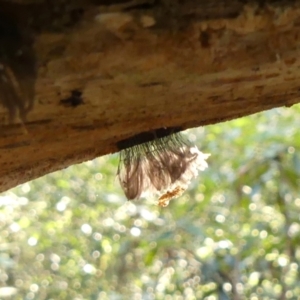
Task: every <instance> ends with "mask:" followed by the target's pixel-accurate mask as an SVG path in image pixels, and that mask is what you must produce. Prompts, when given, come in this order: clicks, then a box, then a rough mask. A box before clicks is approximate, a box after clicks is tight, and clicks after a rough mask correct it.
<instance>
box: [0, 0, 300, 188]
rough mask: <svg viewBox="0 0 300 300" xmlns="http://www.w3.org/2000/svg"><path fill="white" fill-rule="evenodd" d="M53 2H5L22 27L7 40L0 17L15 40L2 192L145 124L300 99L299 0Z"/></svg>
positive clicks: (190, 123)
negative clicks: (250, 0)
mask: <svg viewBox="0 0 300 300" xmlns="http://www.w3.org/2000/svg"><path fill="white" fill-rule="evenodd" d="M47 3H48V2H47V1H43V0H39V1H38V0H19V1H17V0H16V1H3V0H2V1H1V0H0V7H1V8H0V16H1V14H2V15H4V16H5V17H6V19H7V20H9V22H12V24H13V25H12V26H13V27H14V28H15V29H16V31H15V32H16V33H17V34H16V35H15V38H13V39H12V38H9V37H10V35H9V34H7V28H6V27H5V26H2V29H1V21H0V42H1V41H9V42H7V43H2V45H8V46H7V47H4V48H3V47H2V48H1V47H0V66H1V64H2V65H4V66H5V67H7V68H10V69H11V70H12V71H13V74H14V77H15V79H16V81H17V85H16V84H15V85H13V84H11V86H10V89H11V90H13V91H14V92H11V93H8V92H7V91H8V88H7V86H6V85H5V80H3V76H4V77H5V78H6V79H7V80H8V79H9V75H8V73H3V72H4V71H3V70H2V73H1V69H0V75H1V74H2V85H1V80H0V100H1V102H2V104H3V105H4V108H3V109H2V110H1V111H0V115H1V118H0V120H2V122H1V124H0V125H1V126H2V127H1V132H0V156H1V161H0V163H1V170H0V190H1V191H3V190H6V189H8V188H11V187H13V186H15V185H17V184H20V183H23V182H25V181H28V180H31V179H34V178H36V177H39V176H42V175H44V174H47V173H49V172H52V171H55V170H58V169H61V168H64V167H67V166H69V165H71V164H75V163H79V162H82V161H86V160H89V159H93V158H95V157H97V156H100V155H105V154H108V153H112V152H116V151H118V148H117V146H116V144H117V143H118V142H120V141H121V140H124V139H126V138H128V137H131V136H134V135H137V134H139V133H141V132H147V131H150V130H153V129H157V128H164V127H179V128H181V129H186V128H191V127H198V126H203V125H207V124H213V123H218V122H223V121H226V120H231V119H234V118H239V117H241V116H246V115H249V114H253V113H256V112H259V111H262V110H266V109H271V108H274V107H279V106H291V105H293V104H295V103H297V102H299V94H300V90H299V87H300V85H299V82H300V73H299V68H300V55H299V54H300V53H299V46H300V40H299V24H300V23H299V17H300V6H299V3H300V2H299V1H296V2H290V1H281V2H280V4H278V2H277V3H276V4H275V3H274V4H273V3H272V2H269V3H268V4H266V5H264V6H262V5H260V4H258V3H255V2H253V3H249V4H247V5H246V4H243V3H242V2H239V1H235V0H230V1H219V0H215V1H209V3H210V5H208V4H206V1H200V0H199V1H181V3H180V4H179V1H178V2H176V1H168V0H161V1H154V0H136V1H135V0H133V1H126V0H123V1H120V0H119V1H108V0H107V1H97V0H94V1H90V2H88V1H79V0H78V1H69V2H65V1H56V3H55V4H52V6H49V4H47ZM5 24H6V23H5ZM2 25H3V22H2ZM3 28H5V29H3ZM16 36H18V39H17V38H16ZM1 39H2V40H1ZM16 39H17V42H16V43H13V41H15V40H16ZM11 49H12V50H11ZM18 49H22V51H21V54H22V55H21V58H22V59H23V61H22V60H21V61H19V60H18V63H16V59H19V58H18V57H19V56H17V54H18V53H17V52H18V51H16V50H18ZM1 50H2V54H1ZM19 52H20V51H19ZM16 53H17V54H16ZM14 55H15V57H14ZM18 55H19V54H18ZM33 66H34V67H35V68H33ZM5 70H8V69H5ZM24 70H25V71H26V72H25V71H24ZM6 72H7V71H6ZM0 77H1V76H0ZM31 87H33V88H34V93H35V96H34V100H35V101H34V102H35V105H34V108H33V109H32V110H31V111H30V112H29V113H28V112H27V110H26V108H27V107H30V105H31V104H32V101H30V99H31V98H30V97H31V96H30V95H31V90H32V89H31ZM18 89H19V90H18ZM7 95H10V96H11V98H10V99H17V100H15V102H14V103H17V104H15V105H13V107H14V109H13V111H10V107H9V105H6V104H5V103H6V102H7V103H9V104H11V102H10V100H9V101H8V100H3V99H7V98H5V97H8V96H7ZM23 98H26V99H27V100H26V102H25V103H26V105H25V104H24V105H23V104H22V105H23V106H22V105H21V104H20V101H21V100H20V99H23ZM28 99H29V100H28ZM5 101H6V102H5ZM23 101H25V100H23ZM22 107H24V109H25V110H24V112H23V114H22ZM8 111H9V114H10V116H13V118H14V120H15V123H14V124H11V123H9V118H8V115H7V112H8ZM22 122H25V125H24V126H25V128H26V130H24V127H23V126H22V125H20V123H22Z"/></svg>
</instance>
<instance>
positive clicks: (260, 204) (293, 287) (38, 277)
mask: <svg viewBox="0 0 300 300" xmlns="http://www.w3.org/2000/svg"><path fill="white" fill-rule="evenodd" d="M299 113H300V107H299V106H295V107H293V108H288V109H284V108H282V109H276V110H272V111H268V112H264V113H261V114H257V115H254V116H251V117H247V118H242V119H238V120H234V121H232V122H227V123H223V124H218V125H213V126H207V127H205V128H199V129H195V130H190V131H188V132H187V133H186V134H187V135H188V137H189V139H190V140H192V141H195V143H196V144H197V145H198V147H199V149H200V150H201V151H203V152H206V153H211V157H210V158H209V159H208V162H209V168H208V169H207V170H206V171H204V172H202V173H201V174H200V176H199V178H197V179H196V180H194V181H193V183H192V185H191V187H190V189H189V190H188V191H187V192H186V193H185V194H184V195H183V196H182V197H180V198H178V199H175V200H172V201H171V202H170V205H169V206H168V207H166V208H160V207H158V206H157V205H156V204H155V199H148V200H143V201H134V202H127V201H126V199H125V197H124V195H123V193H122V191H121V189H120V187H119V184H118V182H117V180H116V175H115V174H116V171H117V164H118V156H117V155H111V156H109V157H102V158H99V159H96V160H94V161H90V162H87V163H84V164H81V165H76V166H72V167H70V168H68V169H66V170H63V171H60V172H56V173H53V174H50V175H48V176H45V177H43V178H40V179H38V180H35V181H33V182H30V183H27V184H24V185H21V186H19V187H17V188H15V189H12V190H10V191H9V192H7V193H4V194H2V195H1V197H0V299H28V300H31V299H39V300H40V299H41V300H43V299H48V300H50V299H53V300H54V299H55V300H56V299H74V300H75V299H76V300H79V299H101V300H102V299H104V300H105V299H113V300H116V299H146V300H150V299H167V300H168V299H177V300H179V299H188V300H191V299H207V300H213V299H220V300H225V299H235V300H237V299H251V300H258V299H259V300H261V299H299V298H298V295H300V284H299V282H300V275H299V274H300V273H299V268H300V263H299V262H300V248H299V242H300V222H299V217H300V180H299V176H300V152H299V150H300V131H299V128H300V118H299Z"/></svg>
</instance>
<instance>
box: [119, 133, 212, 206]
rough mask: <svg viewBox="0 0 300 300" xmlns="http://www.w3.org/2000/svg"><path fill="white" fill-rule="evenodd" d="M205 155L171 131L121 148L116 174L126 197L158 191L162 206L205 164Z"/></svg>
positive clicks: (181, 189)
mask: <svg viewBox="0 0 300 300" xmlns="http://www.w3.org/2000/svg"><path fill="white" fill-rule="evenodd" d="M208 157H209V154H204V153H202V152H200V151H199V150H198V148H197V147H196V146H190V145H188V143H187V142H185V141H184V140H183V138H182V136H181V135H179V134H172V135H170V136H166V137H163V138H160V139H155V140H154V141H151V142H147V143H143V144H140V145H136V146H133V147H131V148H128V149H125V150H122V151H121V152H120V162H119V167H118V178H119V181H120V184H121V187H122V188H123V190H124V193H125V195H126V197H127V198H128V199H129V200H133V199H138V198H141V197H147V196H151V195H155V194H158V195H160V198H159V204H160V203H161V204H162V206H166V205H167V203H168V201H169V200H171V199H172V198H174V197H177V196H180V195H181V194H182V193H183V192H184V191H185V190H186V188H187V187H188V184H189V183H190V182H191V180H192V179H193V178H194V177H196V176H197V175H198V171H203V170H204V169H206V168H207V166H208V165H207V162H206V159H207V158H208ZM179 191H180V192H179Z"/></svg>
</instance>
